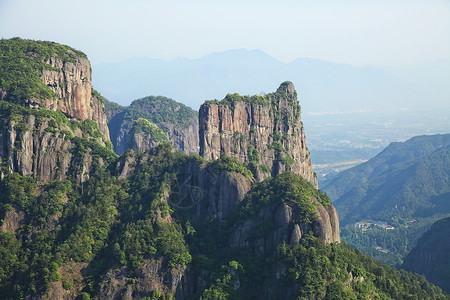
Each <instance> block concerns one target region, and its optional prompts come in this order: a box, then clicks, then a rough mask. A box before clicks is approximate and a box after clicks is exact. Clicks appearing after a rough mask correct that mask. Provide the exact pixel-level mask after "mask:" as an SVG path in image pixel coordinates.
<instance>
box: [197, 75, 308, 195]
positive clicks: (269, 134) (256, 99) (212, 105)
mask: <svg viewBox="0 0 450 300" xmlns="http://www.w3.org/2000/svg"><path fill="white" fill-rule="evenodd" d="M199 126H200V155H201V156H203V157H204V158H206V159H208V160H213V159H217V158H219V157H220V155H221V154H222V153H223V154H226V155H228V156H232V157H235V158H237V159H238V160H239V161H240V162H242V163H244V164H248V165H249V167H250V168H251V169H252V171H253V173H254V174H255V177H256V178H257V179H258V180H262V179H264V178H266V177H268V176H276V175H277V174H280V173H281V172H283V171H285V170H291V171H292V172H294V173H296V174H300V175H301V176H303V177H304V178H305V179H306V180H308V181H309V182H311V183H312V184H313V185H314V186H315V187H317V177H316V175H315V173H314V171H313V169H312V163H311V159H310V157H309V151H308V149H307V147H306V142H305V134H304V132H303V125H302V122H301V120H300V106H299V104H298V100H297V93H296V91H295V89H294V85H293V84H292V83H290V82H285V83H283V84H281V85H280V87H279V88H278V90H277V92H275V93H272V94H268V95H266V96H257V95H256V96H252V97H246V96H244V97H242V96H239V95H237V94H234V95H230V94H229V95H227V97H226V98H225V99H224V100H222V101H221V102H217V101H208V102H206V103H205V104H203V105H202V106H201V108H200V112H199Z"/></svg>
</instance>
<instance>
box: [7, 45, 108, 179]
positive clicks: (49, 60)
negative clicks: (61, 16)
mask: <svg viewBox="0 0 450 300" xmlns="http://www.w3.org/2000/svg"><path fill="white" fill-rule="evenodd" d="M11 43H12V44H14V45H16V46H17V47H18V48H17V49H18V50H16V52H17V54H16V56H15V57H16V58H17V59H16V60H15V61H14V63H15V65H14V66H15V68H17V69H18V70H19V71H21V72H22V73H18V74H20V75H17V74H14V73H13V74H12V75H11V76H16V77H13V78H14V80H15V81H14V82H13V83H12V84H10V85H6V86H7V88H9V90H6V91H3V90H2V91H1V92H0V98H1V100H6V101H8V102H9V103H8V102H5V101H2V103H1V105H0V118H1V119H0V123H1V128H0V163H1V166H2V170H1V176H2V178H3V176H4V175H5V174H6V173H11V172H18V173H20V174H21V175H24V176H33V177H34V178H36V179H37V180H38V181H39V182H41V183H44V182H49V181H52V180H55V179H58V180H61V179H65V178H66V177H67V173H68V172H69V171H74V172H75V173H76V174H75V173H74V172H72V174H73V175H75V176H76V178H78V179H79V182H84V181H85V180H87V178H88V173H89V171H90V170H91V167H92V164H100V165H101V164H102V163H103V162H102V161H96V160H97V159H93V157H92V155H91V153H90V152H91V150H92V149H91V148H92V147H91V146H93V143H94V144H95V145H97V144H98V145H100V146H106V145H107V144H108V143H109V141H110V138H109V129H108V126H107V119H106V114H105V109H104V104H103V99H102V97H101V96H100V95H99V94H98V93H97V92H95V91H94V90H93V89H92V70H91V65H90V63H89V60H88V59H87V58H86V57H85V55H84V54H83V53H81V52H77V51H76V50H74V49H72V48H69V47H67V46H62V45H58V44H56V43H50V42H34V41H24V40H20V39H17V40H15V41H14V42H12V41H11ZM2 49H3V48H2ZM15 49H16V48H15ZM45 49H47V50H45ZM46 51H47V52H46ZM49 53H50V54H49ZM21 55H22V56H21ZM14 59H15V58H11V60H14ZM5 63H7V64H8V63H9V64H12V62H10V61H6V62H5ZM20 68H23V70H21V69H20ZM2 75H3V76H5V74H2ZM6 75H8V74H6ZM34 75H35V77H33V76H34ZM30 76H31V77H30ZM6 78H8V76H6ZM30 78H33V80H30ZM22 80H23V81H25V82H28V84H29V85H30V86H29V87H28V88H29V89H30V90H35V89H38V87H37V86H39V85H41V86H43V87H44V88H45V89H46V90H48V92H47V94H36V93H35V94H29V93H28V94H27V93H22V94H20V93H18V94H20V95H21V96H16V98H10V99H9V98H8V97H7V96H8V93H10V94H11V93H12V94H14V93H15V92H16V93H17V92H18V91H19V92H20V91H22V92H23V91H27V88H25V87H23V86H22V85H21V81H22ZM39 80H41V81H42V82H39ZM36 82H37V83H36ZM42 83H43V84H42ZM32 84H35V85H34V86H33V85H32ZM48 88H50V89H48ZM50 90H51V91H50ZM31 95H44V96H42V97H41V96H31ZM74 137H78V138H80V139H79V140H77V141H78V142H76V141H75V140H76V139H75V140H73V139H72V138H74ZM89 139H90V141H89ZM77 143H78V144H80V143H84V145H82V146H81V148H83V149H86V148H89V150H87V152H86V151H84V150H83V151H78V150H80V149H78V150H77V149H76V148H77V147H78V146H77V145H76V144H77ZM88 144H90V146H89V145H88ZM95 145H94V146H93V147H95ZM78 148H80V147H78ZM74 151H77V153H74ZM75 154H80V155H75ZM100 160H101V159H100ZM75 170H76V171H75Z"/></svg>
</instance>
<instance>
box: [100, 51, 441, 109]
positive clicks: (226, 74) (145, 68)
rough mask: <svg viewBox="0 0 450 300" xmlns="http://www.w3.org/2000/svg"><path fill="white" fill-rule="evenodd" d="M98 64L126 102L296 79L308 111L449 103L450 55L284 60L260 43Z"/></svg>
mask: <svg viewBox="0 0 450 300" xmlns="http://www.w3.org/2000/svg"><path fill="white" fill-rule="evenodd" d="M93 70H94V71H93V72H94V86H95V87H96V89H98V90H100V91H102V94H103V95H104V96H105V97H106V98H108V99H109V100H111V101H114V102H117V103H119V104H122V105H128V104H130V103H131V101H132V100H135V99H137V98H140V97H144V96H148V95H163V96H167V97H171V98H173V99H175V100H177V101H180V102H182V103H184V104H186V105H189V106H191V107H192V108H194V109H198V108H199V106H200V105H201V104H202V103H203V102H204V101H205V100H211V99H222V98H223V97H224V96H225V95H226V94H227V93H229V92H230V91H233V92H238V93H240V94H243V95H247V94H259V93H263V92H267V91H272V90H274V89H276V88H277V85H278V84H279V83H280V82H283V81H285V80H290V81H292V82H293V83H294V84H295V86H296V87H297V90H298V92H299V98H300V104H301V105H302V108H303V111H304V112H305V111H307V112H324V111H325V112H330V111H339V112H343V111H347V112H348V111H364V110H380V109H383V110H392V109H400V108H408V109H433V108H434V109H436V108H441V107H443V106H446V107H447V108H449V104H448V101H446V100H448V99H449V97H450V89H449V88H448V87H446V86H448V85H442V83H443V82H446V81H448V79H449V78H450V59H448V60H442V61H439V62H433V63H429V64H421V65H408V66H401V67H392V68H386V69H381V68H376V67H354V66H351V65H348V64H338V63H332V62H326V61H322V60H318V59H312V58H299V59H297V60H294V61H293V62H290V63H283V62H281V61H279V60H277V59H275V58H273V57H271V56H270V55H268V54H266V53H265V52H263V51H261V50H245V49H237V50H230V51H225V52H219V53H213V54H210V55H207V56H204V57H202V58H199V59H185V58H177V59H173V60H161V59H150V58H132V59H129V60H126V61H123V62H119V63H109V64H101V65H96V66H94V67H93Z"/></svg>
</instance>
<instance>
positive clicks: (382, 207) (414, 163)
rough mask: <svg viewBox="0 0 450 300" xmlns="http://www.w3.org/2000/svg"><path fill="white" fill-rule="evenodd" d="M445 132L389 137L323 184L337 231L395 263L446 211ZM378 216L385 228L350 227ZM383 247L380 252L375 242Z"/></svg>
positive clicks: (449, 162) (449, 152)
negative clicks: (371, 154)
mask: <svg viewBox="0 0 450 300" xmlns="http://www.w3.org/2000/svg"><path fill="white" fill-rule="evenodd" d="M449 145H450V134H445V135H432V136H418V137H414V138H412V139H410V140H408V141H406V142H403V143H392V144H391V145H389V146H388V147H387V148H386V149H385V150H383V151H382V152H381V153H380V154H378V155H377V156H376V157H374V158H372V159H370V160H369V161H367V162H366V163H364V164H361V165H359V166H356V167H353V168H351V169H348V170H346V171H343V172H341V173H339V174H338V175H336V176H335V177H333V178H332V179H331V180H330V181H325V182H324V183H323V184H322V187H323V189H324V191H326V192H327V194H328V195H329V196H330V198H331V199H333V204H334V205H335V206H336V208H337V210H338V212H339V218H340V221H341V228H343V229H342V232H341V237H342V239H343V240H344V241H347V242H348V243H350V244H351V245H353V246H355V247H358V248H359V249H361V250H363V251H366V252H368V253H370V254H371V255H373V256H374V257H376V258H378V259H381V260H382V261H383V262H385V263H389V264H390V265H399V264H401V263H402V259H403V258H404V256H405V255H406V254H407V253H408V252H409V251H410V250H411V249H412V248H413V247H414V246H415V244H416V241H417V239H418V238H419V237H420V235H421V234H423V233H424V232H425V231H426V230H427V229H428V228H429V227H430V226H431V224H432V223H433V222H435V221H436V220H438V219H440V218H443V217H447V216H449V214H450V202H449V201H448V193H449V192H450V190H449V186H450V185H449V180H450V177H449V176H448V174H449V166H450V148H449ZM361 220H379V221H384V222H387V223H389V224H391V225H393V226H394V227H395V230H390V231H389V232H386V231H383V230H378V229H374V230H368V231H366V232H364V233H363V232H361V230H356V229H355V228H353V227H352V226H353V224H354V223H355V222H359V221H361ZM411 220H414V221H413V222H409V221H411ZM377 246H379V247H382V248H385V249H387V250H388V251H389V252H388V253H382V252H381V253H380V251H378V250H376V249H375V247H377Z"/></svg>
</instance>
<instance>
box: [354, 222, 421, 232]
mask: <svg viewBox="0 0 450 300" xmlns="http://www.w3.org/2000/svg"><path fill="white" fill-rule="evenodd" d="M407 222H408V223H415V222H416V220H414V219H411V220H408V221H407ZM406 227H408V226H406ZM355 228H358V229H361V230H362V231H366V230H367V229H369V228H379V229H384V230H386V231H388V230H394V229H395V227H394V226H392V225H390V224H388V223H386V222H384V221H371V220H369V221H360V222H356V223H355Z"/></svg>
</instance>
